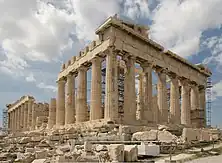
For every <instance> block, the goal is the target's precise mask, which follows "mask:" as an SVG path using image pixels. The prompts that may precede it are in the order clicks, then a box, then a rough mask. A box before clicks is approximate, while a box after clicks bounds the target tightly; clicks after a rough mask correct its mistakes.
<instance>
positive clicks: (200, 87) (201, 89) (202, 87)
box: [198, 85, 206, 91]
mask: <svg viewBox="0 0 222 163" xmlns="http://www.w3.org/2000/svg"><path fill="white" fill-rule="evenodd" d="M198 88H199V91H205V90H206V86H204V85H198Z"/></svg>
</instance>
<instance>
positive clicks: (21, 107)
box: [20, 104, 24, 131]
mask: <svg viewBox="0 0 222 163" xmlns="http://www.w3.org/2000/svg"><path fill="white" fill-rule="evenodd" d="M20 109H21V115H20V126H21V130H22V131H23V130H24V104H21V106H20Z"/></svg>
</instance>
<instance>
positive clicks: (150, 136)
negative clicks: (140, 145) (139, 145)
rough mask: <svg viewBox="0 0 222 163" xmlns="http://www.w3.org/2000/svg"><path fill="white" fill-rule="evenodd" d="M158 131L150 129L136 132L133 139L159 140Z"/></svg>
mask: <svg viewBox="0 0 222 163" xmlns="http://www.w3.org/2000/svg"><path fill="white" fill-rule="evenodd" d="M157 135H158V131H157V130H150V131H144V132H136V133H134V134H133V136H132V140H137V141H155V140H157Z"/></svg>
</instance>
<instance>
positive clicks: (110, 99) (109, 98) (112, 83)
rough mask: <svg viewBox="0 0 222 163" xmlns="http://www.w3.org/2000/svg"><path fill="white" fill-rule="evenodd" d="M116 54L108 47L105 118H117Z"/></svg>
mask: <svg viewBox="0 0 222 163" xmlns="http://www.w3.org/2000/svg"><path fill="white" fill-rule="evenodd" d="M116 57H117V55H116V52H115V51H114V50H113V49H112V48H110V49H109V52H108V53H107V55H106V88H105V89H106V90H105V92H106V96H105V119H108V120H118V83H117V82H118V73H117V72H118V71H117V58H116Z"/></svg>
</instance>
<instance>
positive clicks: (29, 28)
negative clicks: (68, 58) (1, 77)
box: [0, 0, 74, 74]
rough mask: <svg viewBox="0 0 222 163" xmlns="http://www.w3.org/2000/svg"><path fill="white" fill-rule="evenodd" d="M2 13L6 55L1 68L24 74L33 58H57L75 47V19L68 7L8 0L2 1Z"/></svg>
mask: <svg viewBox="0 0 222 163" xmlns="http://www.w3.org/2000/svg"><path fill="white" fill-rule="evenodd" d="M21 4H23V5H21ZM0 15H1V17H0V43H1V44H2V48H3V51H5V55H6V60H2V61H1V62H0V67H1V69H9V70H10V71H18V72H19V73H20V72H21V70H23V69H24V68H27V67H28V65H29V63H28V62H29V61H44V62H49V61H51V60H56V59H57V58H58V56H60V55H61V52H62V51H63V50H64V49H66V48H71V46H70V45H71V43H72V42H71V39H70V37H69V34H70V33H72V32H73V26H74V21H73V18H72V15H71V14H68V13H67V12H66V11H65V10H59V9H56V8H55V7H54V6H52V5H48V4H46V3H44V2H40V1H29V0H22V1H21V0H17V1H14V0H7V1H0ZM3 67H4V68H3ZM17 74H18V73H17Z"/></svg>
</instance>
